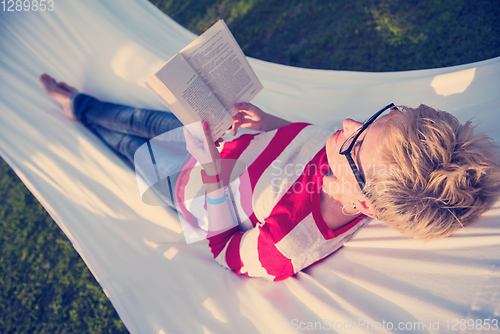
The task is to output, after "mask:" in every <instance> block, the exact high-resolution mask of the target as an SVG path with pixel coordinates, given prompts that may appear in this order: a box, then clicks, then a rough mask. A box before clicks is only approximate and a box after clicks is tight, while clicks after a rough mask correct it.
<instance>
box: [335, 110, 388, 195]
mask: <svg viewBox="0 0 500 334" xmlns="http://www.w3.org/2000/svg"><path fill="white" fill-rule="evenodd" d="M392 107H394V103H391V104H389V105H387V106H385V107H384V108H382V109H380V110H379V111H377V112H376V113H375V114H374V115H373V116H372V117H370V118H368V119H366V121H364V122H363V125H362V126H361V127H360V128H359V129H357V130H356V131H355V132H354V133H353V134H352V135H351V136H350V137H349V138H347V140H346V141H345V142H344V144H342V147H341V148H340V152H339V153H340V154H342V155H345V157H346V158H347V161H349V165H350V166H351V169H352V172H353V173H354V177H355V178H356V181H358V184H359V187H360V188H361V191H362V192H363V193H364V188H365V179H364V178H363V177H362V176H361V173H360V172H359V169H358V166H356V163H354V160H353V158H352V156H351V151H352V148H353V147H354V144H355V143H356V141H357V140H358V138H359V136H360V135H361V134H362V133H363V131H365V130H366V128H367V127H369V126H370V124H372V123H373V122H375V120H376V119H377V118H378V117H379V116H380V115H381V114H382V113H383V112H384V111H386V110H387V109H389V108H392Z"/></svg>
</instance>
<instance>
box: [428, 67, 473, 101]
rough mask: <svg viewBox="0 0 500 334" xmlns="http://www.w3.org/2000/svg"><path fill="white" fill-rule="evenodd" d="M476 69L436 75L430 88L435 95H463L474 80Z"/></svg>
mask: <svg viewBox="0 0 500 334" xmlns="http://www.w3.org/2000/svg"><path fill="white" fill-rule="evenodd" d="M475 74H476V67H474V68H470V69H467V70H463V71H458V72H453V73H447V74H440V75H436V76H435V77H434V79H432V82H431V87H432V88H434V90H435V91H436V94H438V95H442V96H448V95H452V94H458V93H463V92H465V90H466V89H467V88H468V87H469V85H470V84H471V83H472V81H473V80H474V76H475Z"/></svg>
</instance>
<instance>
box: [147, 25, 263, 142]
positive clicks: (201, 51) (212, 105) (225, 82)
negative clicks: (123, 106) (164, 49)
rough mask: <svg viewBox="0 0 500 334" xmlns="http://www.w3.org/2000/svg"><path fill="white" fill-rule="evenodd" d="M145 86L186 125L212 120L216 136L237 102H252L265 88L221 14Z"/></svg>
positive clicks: (231, 115) (230, 120)
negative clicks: (219, 17)
mask: <svg viewBox="0 0 500 334" xmlns="http://www.w3.org/2000/svg"><path fill="white" fill-rule="evenodd" d="M146 86H147V87H148V88H149V89H151V90H152V91H153V92H154V93H155V94H156V96H158V98H159V99H160V100H161V101H162V102H163V103H165V105H167V107H169V109H170V110H171V111H172V112H173V113H174V114H175V116H177V118H178V119H179V120H180V121H181V122H182V123H183V124H184V125H186V124H191V123H194V122H199V121H202V122H208V123H209V124H210V129H211V130H212V138H213V139H214V140H216V139H217V138H219V137H221V136H222V135H223V134H224V133H225V132H226V131H227V130H228V128H229V127H230V126H231V124H232V123H233V119H232V117H233V116H234V115H236V113H237V112H238V110H237V109H236V108H235V107H234V104H235V103H236V102H250V100H251V99H252V98H253V97H254V96H255V95H257V93H258V92H259V91H261V90H262V84H261V83H260V81H259V79H257V76H256V75H255V73H254V72H253V70H252V68H251V67H250V64H249V63H248V61H247V59H246V57H245V55H244V54H243V51H242V50H241V48H240V46H239V45H238V43H237V42H236V40H235V39H234V37H233V35H232V34H231V32H230V31H229V28H228V27H227V25H226V23H225V22H224V21H223V20H220V21H218V22H217V23H215V24H214V25H213V26H212V27H210V29H208V30H207V31H205V32H204V33H203V34H202V35H201V36H199V37H198V38H196V39H195V40H194V41H193V42H192V43H190V44H189V45H188V46H186V47H185V48H184V49H182V50H181V51H179V53H177V54H176V55H175V56H173V57H172V58H171V59H170V60H169V61H168V62H167V63H166V64H165V65H164V66H163V67H162V68H161V69H160V70H159V71H158V72H157V73H156V74H154V75H153V76H152V77H151V78H149V79H148V80H147V81H146Z"/></svg>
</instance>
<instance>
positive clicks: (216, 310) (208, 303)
mask: <svg viewBox="0 0 500 334" xmlns="http://www.w3.org/2000/svg"><path fill="white" fill-rule="evenodd" d="M202 305H203V307H205V308H206V309H207V310H209V311H210V312H211V313H212V315H213V316H214V318H215V319H217V320H219V321H220V322H223V323H225V324H227V323H228V322H229V321H228V320H227V315H226V313H225V312H224V310H222V309H221V308H220V307H219V306H218V305H217V302H216V301H215V300H213V299H212V298H211V297H208V298H207V299H205V301H204V302H203V304H202Z"/></svg>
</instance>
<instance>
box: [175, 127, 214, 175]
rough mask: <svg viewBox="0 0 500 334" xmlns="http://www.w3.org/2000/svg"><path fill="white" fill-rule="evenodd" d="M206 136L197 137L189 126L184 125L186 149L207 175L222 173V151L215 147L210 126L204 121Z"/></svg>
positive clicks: (204, 134)
mask: <svg viewBox="0 0 500 334" xmlns="http://www.w3.org/2000/svg"><path fill="white" fill-rule="evenodd" d="M202 127H203V136H204V138H196V137H195V136H193V135H192V134H191V132H189V130H188V128H187V126H185V127H184V129H183V130H184V137H185V138H186V149H187V150H188V152H189V153H191V155H192V156H193V157H194V158H195V159H196V160H197V161H198V162H199V163H200V164H201V165H203V169H204V170H205V173H206V174H207V175H217V174H220V153H219V151H218V150H217V148H216V147H215V143H214V142H213V141H212V136H211V134H210V126H209V125H208V123H207V122H203V124H202Z"/></svg>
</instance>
